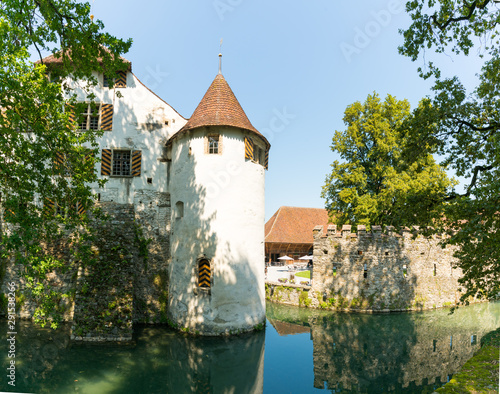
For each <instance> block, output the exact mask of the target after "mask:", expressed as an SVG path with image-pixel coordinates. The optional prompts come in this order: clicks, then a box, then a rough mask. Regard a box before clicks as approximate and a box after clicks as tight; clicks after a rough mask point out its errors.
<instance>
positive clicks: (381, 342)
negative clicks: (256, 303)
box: [0, 303, 500, 394]
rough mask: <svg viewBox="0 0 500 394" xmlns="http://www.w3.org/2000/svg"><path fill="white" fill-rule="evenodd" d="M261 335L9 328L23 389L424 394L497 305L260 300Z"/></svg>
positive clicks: (493, 323)
mask: <svg viewBox="0 0 500 394" xmlns="http://www.w3.org/2000/svg"><path fill="white" fill-rule="evenodd" d="M267 317H268V324H267V327H266V329H265V331H262V332H258V333H253V334H246V335H242V336H238V337H233V338H201V337H198V338H193V337H189V336H186V335H183V334H178V333H175V332H173V331H171V330H170V329H169V328H168V327H163V326H162V327H146V326H138V327H135V337H134V342H133V343H131V344H128V345H110V344H106V345H103V344H86V345H81V344H78V345H77V344H75V343H71V342H70V341H69V335H68V334H69V333H68V331H67V327H63V328H61V329H60V330H57V331H55V332H54V331H51V330H48V329H40V328H37V327H35V326H33V325H32V324H30V323H27V322H21V323H19V324H18V326H17V330H16V332H17V334H16V335H15V337H16V343H15V354H16V358H15V360H16V386H15V387H12V386H9V385H8V384H7V382H8V381H9V379H8V378H7V372H6V371H7V370H6V368H7V366H8V365H9V364H8V362H9V361H10V360H11V359H9V358H8V357H7V355H8V346H9V344H8V342H7V332H8V328H7V324H6V321H0V332H4V333H5V340H4V341H2V342H1V344H0V351H1V352H2V354H3V359H4V363H3V365H4V368H5V369H4V371H5V373H4V375H3V376H4V377H2V378H0V380H1V382H0V383H1V385H0V391H2V390H3V391H10V392H30V393H91V394H100V393H191V392H197V393H234V394H239V393H254V392H256V393H261V392H264V393H308V392H325V393H326V392H355V393H358V392H361V393H364V392H366V393H387V392H394V393H431V392H432V391H433V390H434V389H435V388H437V387H439V386H441V385H442V384H444V383H446V381H447V380H448V379H449V377H450V376H451V375H452V374H453V373H455V372H456V371H457V370H458V369H459V368H460V367H461V366H462V365H463V364H464V363H465V361H467V359H468V358H470V357H471V356H472V354H473V353H474V352H475V351H476V350H477V349H479V346H480V345H479V343H480V340H481V337H482V336H483V335H484V334H486V333H487V332H489V331H491V330H493V329H495V328H497V327H499V326H500V303H488V304H479V305H473V306H470V307H467V308H460V309H459V310H458V311H456V312H455V314H453V315H451V316H450V315H449V314H448V310H438V311H432V312H423V313H411V314H409V313H401V314H390V315H389V314H386V315H365V314H335V313H331V312H322V311H314V310H307V309H299V308H294V307H287V306H282V305H277V304H268V308H267Z"/></svg>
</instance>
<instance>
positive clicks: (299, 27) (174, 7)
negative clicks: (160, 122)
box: [90, 0, 479, 220]
mask: <svg viewBox="0 0 500 394" xmlns="http://www.w3.org/2000/svg"><path fill="white" fill-rule="evenodd" d="M90 4H91V5H92V14H93V15H94V16H95V18H96V19H100V20H101V21H102V22H103V23H104V25H105V30H106V31H108V32H109V33H111V34H113V35H115V36H117V37H120V38H132V39H133V45H132V48H131V49H130V51H129V52H128V53H127V54H125V55H124V57H125V58H127V59H128V60H130V61H131V62H132V71H133V72H134V74H135V75H136V76H137V77H138V78H139V79H140V80H141V81H142V82H143V83H145V84H146V86H148V87H149V88H150V89H151V90H153V91H154V92H155V93H156V94H158V95H159V96H160V97H161V98H162V99H164V100H165V101H166V102H167V103H169V104H170V105H171V106H172V107H173V108H174V109H175V110H177V111H178V112H179V113H180V114H181V115H182V116H184V117H186V118H189V117H190V116H191V115H192V113H193V111H194V110H195V108H196V106H197V105H198V103H199V102H200V100H201V98H202V97H203V95H204V94H205V92H206V90H207V89H208V87H209V86H210V84H211V82H212V80H213V79H214V77H215V76H216V74H217V72H218V61H219V59H218V54H219V52H220V50H221V47H220V40H221V39H222V40H223V42H222V55H223V57H222V73H223V75H224V77H225V79H226V80H227V82H228V83H229V85H230V86H231V88H232V90H233V92H234V93H235V95H236V97H237V98H238V100H239V102H240V104H241V105H242V107H243V109H244V110H245V112H246V114H247V116H248V118H249V119H250V121H251V122H252V124H253V125H254V126H255V127H256V128H257V130H259V131H260V132H261V133H262V134H264V135H265V136H266V138H267V139H268V140H269V142H270V143H271V150H270V157H269V171H268V172H267V173H266V196H265V197H266V215H265V216H266V220H267V219H269V218H270V217H271V216H272V215H273V214H274V212H276V211H277V210H278V208H279V207H280V206H296V207H311V208H323V207H324V205H325V202H324V200H323V199H322V198H321V197H320V194H321V188H322V186H323V184H324V182H325V177H326V175H327V173H329V172H330V164H331V163H332V162H333V160H335V159H339V157H338V156H336V154H334V153H333V152H332V151H331V149H330V146H331V140H332V137H333V134H334V132H335V130H345V125H344V123H343V120H342V118H343V113H344V110H345V109H346V107H347V106H348V105H349V104H352V103H353V102H355V101H360V102H364V101H365V99H366V97H367V96H368V95H369V94H372V93H373V92H377V93H378V94H379V95H380V97H381V98H385V96H386V95H387V94H391V95H393V96H395V97H396V98H397V99H401V100H402V99H405V98H406V99H408V100H409V102H410V104H411V105H412V108H413V107H414V106H416V105H417V103H418V101H419V100H420V99H421V98H422V97H425V96H426V95H429V94H430V87H431V86H432V81H424V80H422V79H421V78H419V77H418V74H417V68H418V67H419V66H422V65H423V64H424V63H423V60H421V59H420V60H417V61H416V62H411V60H410V59H408V58H405V57H403V56H401V55H399V54H398V51H397V47H398V45H401V44H402V36H401V35H400V34H398V29H400V28H406V27H408V26H409V25H410V18H409V16H408V15H407V14H406V13H405V11H404V2H403V1H400V0H357V1H350V2H340V1H335V0H315V1H305V0H304V1H298V0H287V1H285V0H273V1H264V0H252V1H250V0H189V1H169V0H167V1H165V0H163V1H160V0H147V1H146V0H144V1H142V2H139V1H129V0H120V1H118V0H94V1H90ZM429 55H430V54H429ZM429 58H430V57H429ZM429 58H428V59H429ZM438 60H439V63H438V65H439V66H441V67H442V69H443V71H444V74H445V75H450V76H451V75H454V74H458V75H459V76H460V77H461V78H462V82H464V84H465V85H466V86H470V87H472V86H474V84H475V82H476V77H475V73H476V72H478V71H479V66H478V64H479V63H478V62H477V60H476V59H475V58H474V57H471V58H467V59H460V58H454V57H452V56H447V55H441V56H440V57H439V58H438Z"/></svg>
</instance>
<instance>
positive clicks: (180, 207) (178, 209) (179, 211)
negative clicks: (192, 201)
mask: <svg viewBox="0 0 500 394" xmlns="http://www.w3.org/2000/svg"><path fill="white" fill-rule="evenodd" d="M183 216H184V203H183V202H182V201H177V202H176V203H175V218H176V219H180V218H182V217H183Z"/></svg>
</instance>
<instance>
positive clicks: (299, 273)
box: [295, 270, 311, 279]
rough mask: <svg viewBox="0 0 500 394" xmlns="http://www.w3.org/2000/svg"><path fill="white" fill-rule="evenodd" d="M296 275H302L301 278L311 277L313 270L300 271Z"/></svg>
mask: <svg viewBox="0 0 500 394" xmlns="http://www.w3.org/2000/svg"><path fill="white" fill-rule="evenodd" d="M295 276H300V277H301V278H307V279H311V271H309V270H306V271H300V272H297V273H296V274H295Z"/></svg>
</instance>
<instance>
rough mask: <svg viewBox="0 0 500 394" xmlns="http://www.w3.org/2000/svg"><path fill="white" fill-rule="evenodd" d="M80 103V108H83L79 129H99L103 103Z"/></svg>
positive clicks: (79, 118) (79, 119)
mask: <svg viewBox="0 0 500 394" xmlns="http://www.w3.org/2000/svg"><path fill="white" fill-rule="evenodd" d="M78 105H79V108H78V110H81V112H80V114H79V116H78V129H79V130H99V122H100V117H101V116H100V115H101V105H100V104H96V103H89V104H85V103H80V104H78Z"/></svg>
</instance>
